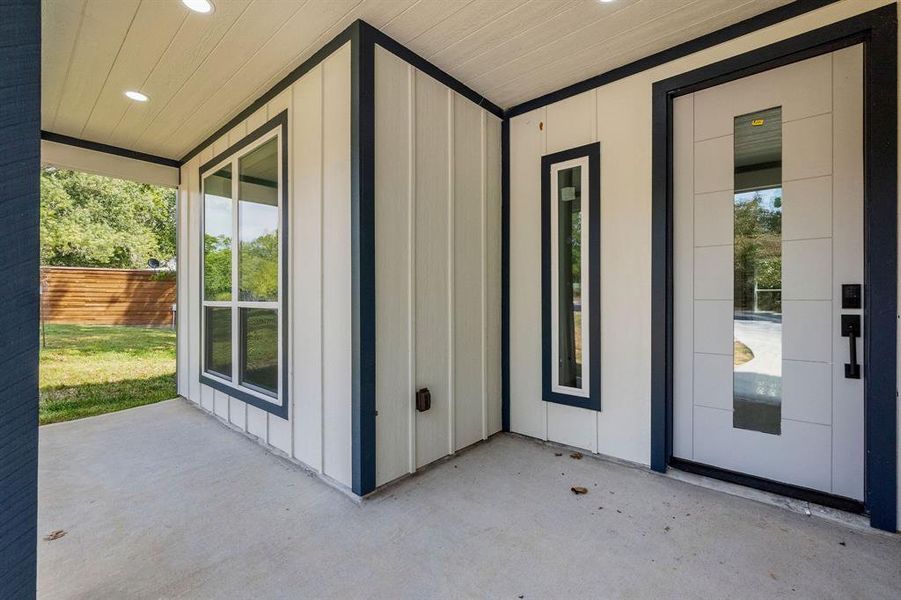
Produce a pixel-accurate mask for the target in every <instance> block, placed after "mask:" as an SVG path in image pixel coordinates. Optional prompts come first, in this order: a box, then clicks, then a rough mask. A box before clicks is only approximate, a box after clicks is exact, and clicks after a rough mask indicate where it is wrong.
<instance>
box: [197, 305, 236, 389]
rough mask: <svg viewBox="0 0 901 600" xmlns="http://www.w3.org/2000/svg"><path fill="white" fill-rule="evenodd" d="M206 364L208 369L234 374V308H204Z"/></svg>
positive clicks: (217, 372)
mask: <svg viewBox="0 0 901 600" xmlns="http://www.w3.org/2000/svg"><path fill="white" fill-rule="evenodd" d="M203 331H204V338H205V339H204V341H203V346H204V354H205V355H204V366H205V369H206V371H208V372H211V373H216V374H217V375H221V376H223V377H225V378H226V379H231V376H232V309H231V308H228V307H214V306H207V307H205V308H204V327H203Z"/></svg>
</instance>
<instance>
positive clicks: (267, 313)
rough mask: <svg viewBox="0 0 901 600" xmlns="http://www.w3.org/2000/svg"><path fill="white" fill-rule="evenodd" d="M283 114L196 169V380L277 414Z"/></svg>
mask: <svg viewBox="0 0 901 600" xmlns="http://www.w3.org/2000/svg"><path fill="white" fill-rule="evenodd" d="M285 116H286V115H285V113H282V115H279V117H276V118H275V119H273V120H272V121H271V122H270V123H267V124H266V125H265V126H264V127H262V128H260V130H258V131H257V132H254V134H251V136H250V137H248V139H246V140H243V141H241V142H239V143H238V144H237V145H236V147H235V149H234V151H226V153H225V154H224V155H222V156H220V157H217V158H215V159H213V160H214V163H212V164H207V165H204V166H203V167H202V168H201V180H202V186H203V187H202V194H203V285H202V286H201V287H202V290H203V311H202V315H203V323H202V329H203V334H202V339H203V353H202V356H203V365H202V374H201V380H202V381H203V383H205V384H207V385H210V386H212V387H215V388H217V389H220V390H223V391H225V392H226V393H228V394H230V395H232V396H234V397H236V398H239V399H241V400H244V401H246V402H250V403H251V404H254V405H256V406H259V407H261V408H264V409H266V410H268V411H270V412H273V413H276V414H280V415H282V416H287V398H286V397H285V396H286V392H285V385H284V383H285V382H284V373H285V369H284V361H285V360H286V358H287V357H286V352H285V344H284V335H285V331H286V326H285V321H284V317H285V314H286V313H285V304H284V288H285V282H284V281H283V279H284V273H285V269H284V266H285V262H284V261H285V260H286V257H285V255H284V248H285V243H284V240H285V232H284V223H285V222H286V221H285V213H286V206H285V205H286V202H285V191H286V188H287V182H286V176H287V174H286V173H285V172H284V164H285V163H286V161H285V156H284V154H285V152H286V150H285V148H286V143H285V123H286V122H287V120H286V118H285Z"/></svg>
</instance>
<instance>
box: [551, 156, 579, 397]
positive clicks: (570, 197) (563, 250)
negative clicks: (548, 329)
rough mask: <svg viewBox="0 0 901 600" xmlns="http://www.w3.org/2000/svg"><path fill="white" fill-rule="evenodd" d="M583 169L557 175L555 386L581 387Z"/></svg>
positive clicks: (572, 169)
mask: <svg viewBox="0 0 901 600" xmlns="http://www.w3.org/2000/svg"><path fill="white" fill-rule="evenodd" d="M581 250H582V167H581V166H576V167H572V168H569V169H561V170H559V171H557V276H558V281H557V293H558V298H557V307H558V310H559V314H558V332H557V335H558V338H557V348H558V360H559V365H558V369H559V372H558V385H561V386H566V387H573V388H581V387H582V251H581Z"/></svg>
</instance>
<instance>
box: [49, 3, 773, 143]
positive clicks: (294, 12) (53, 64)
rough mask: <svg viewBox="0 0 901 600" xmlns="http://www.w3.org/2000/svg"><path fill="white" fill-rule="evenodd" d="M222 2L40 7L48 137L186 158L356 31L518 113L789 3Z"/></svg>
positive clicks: (87, 4) (83, 4)
mask: <svg viewBox="0 0 901 600" xmlns="http://www.w3.org/2000/svg"><path fill="white" fill-rule="evenodd" d="M213 2H214V4H215V6H216V9H215V11H214V12H213V13H212V14H211V15H200V14H196V13H193V12H191V11H189V10H188V9H186V8H185V7H184V6H183V5H182V3H181V1H180V0H43V3H42V5H43V6H42V18H43V22H42V29H43V55H42V66H43V72H42V82H43V98H42V128H43V129H45V130H47V131H53V132H55V133H61V134H64V135H70V136H74V137H78V138H82V139H87V140H91V141H96V142H102V143H105V144H112V145H114V146H121V147H124V148H129V149H132V150H139V151H142V152H148V153H151V154H156V155H160V156H165V157H168V158H180V157H182V156H183V155H185V154H186V153H187V152H188V151H189V150H191V149H192V148H193V147H194V146H196V145H197V144H198V143H200V142H201V141H202V140H203V139H205V138H206V137H207V136H208V135H210V134H211V133H212V132H213V131H215V130H216V129H218V128H219V127H220V126H221V125H223V124H224V123H225V122H227V121H228V119H230V118H231V117H233V116H234V115H236V114H237V113H238V112H240V111H241V110H242V109H243V108H245V107H246V106H247V105H249V104H250V103H251V102H252V101H253V100H254V99H256V98H257V97H259V96H260V95H262V94H263V93H264V92H265V91H266V90H268V89H269V88H270V87H272V85H273V84H275V83H276V82H277V81H278V80H280V79H281V78H282V77H284V76H285V75H286V74H287V73H288V72H289V71H290V70H291V69H293V68H294V67H296V66H297V65H299V64H300V63H302V62H303V61H304V60H306V59H307V58H308V57H309V56H310V55H312V54H313V53H314V52H315V51H316V50H317V49H319V48H320V47H321V46H323V45H324V44H325V43H326V42H328V41H329V40H330V39H331V38H332V37H334V36H335V35H336V34H338V33H339V32H340V31H341V30H343V29H344V28H345V27H347V26H348V25H350V24H351V23H352V22H353V21H354V20H356V19H363V20H365V21H367V22H368V23H369V24H370V25H373V26H374V27H376V28H378V29H381V30H382V31H384V32H385V33H387V34H388V35H390V36H391V37H393V38H395V39H396V40H397V41H399V42H400V43H402V44H404V45H406V46H407V47H409V48H410V49H412V50H413V51H415V52H417V53H418V54H420V55H421V56H423V57H425V58H427V59H428V60H430V61H431V62H433V63H434V64H436V65H437V66H438V67H440V68H442V69H443V70H445V71H447V72H448V73H450V74H451V75H453V76H454V77H456V78H457V79H460V80H461V81H463V82H464V83H466V84H467V85H469V86H470V87H472V88H473V89H474V90H476V91H477V92H479V93H480V94H482V95H484V96H485V97H486V98H488V99H489V100H491V101H492V102H494V103H495V104H498V105H500V106H501V107H502V108H509V107H510V106H513V105H515V104H518V103H520V102H523V101H525V100H530V99H532V98H534V97H536V96H540V95H542V94H545V93H547V92H550V91H553V90H555V89H558V88H560V87H563V86H566V85H568V84H571V83H575V82H577V81H580V80H582V79H585V78H587V77H590V76H592V75H596V74H598V73H602V72H605V71H608V70H610V69H613V68H615V67H618V66H621V65H624V64H627V63H630V62H632V61H634V60H636V59H639V58H642V57H645V56H648V55H651V54H654V53H656V52H658V51H660V50H664V49H666V48H669V47H672V46H675V45H677V44H679V43H681V42H684V41H687V40H690V39H693V38H696V37H698V36H700V35H704V34H706V33H709V32H711V31H715V30H717V29H720V28H722V27H725V26H727V25H730V24H733V23H736V22H738V21H741V20H744V19H747V18H749V17H752V16H754V15H757V14H760V13H762V12H765V11H767V10H770V9H772V8H775V7H776V6H780V5H782V4H787V3H788V0H614V1H613V2H609V3H601V2H599V1H598V0H213ZM127 89H138V90H141V91H142V92H144V93H145V94H147V95H148V96H150V101H149V102H147V103H145V104H140V103H136V102H134V101H131V100H128V99H127V98H125V96H124V95H123V92H124V91H125V90H127Z"/></svg>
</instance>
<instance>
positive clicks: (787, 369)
mask: <svg viewBox="0 0 901 600" xmlns="http://www.w3.org/2000/svg"><path fill="white" fill-rule="evenodd" d="M862 65H863V49H862V47H861V46H860V45H858V46H852V47H849V48H845V49H842V50H839V51H836V52H833V53H829V54H824V55H821V56H817V57H815V58H811V59H808V60H804V61H801V62H797V63H794V64H791V65H787V66H784V67H780V68H777V69H773V70H770V71H766V72H763V73H759V74H756V75H752V76H749V77H746V78H744V79H739V80H736V81H731V82H729V83H725V84H722V85H719V86H716V87H711V88H707V89H704V90H701V91H698V92H695V93H693V94H689V95H685V96H680V97H678V98H676V99H675V100H674V102H673V186H674V189H673V204H674V206H673V234H674V237H673V303H674V304H673V311H674V312H673V323H674V325H673V335H674V337H673V357H674V364H673V455H674V457H676V458H679V459H683V460H687V461H691V462H694V463H702V464H705V465H709V466H713V467H718V468H720V469H724V470H728V471H733V472H738V473H742V474H747V475H753V476H756V477H759V478H763V479H768V480H772V481H776V482H780V483H785V484H789V485H792V486H797V487H802V488H808V489H811V490H816V491H819V492H824V493H827V494H831V495H835V496H842V497H845V498H851V499H854V500H863V494H864V384H863V372H864V369H863V362H864V361H865V359H866V357H864V356H861V350H862V348H863V344H862V342H861V341H860V333H861V332H862V331H863V323H862V319H864V318H865V315H864V314H863V311H862V309H861V307H862V306H863V298H862V293H863V292H862V288H863V286H862V284H863V266H864V265H863V254H864V245H863V87H862Z"/></svg>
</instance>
